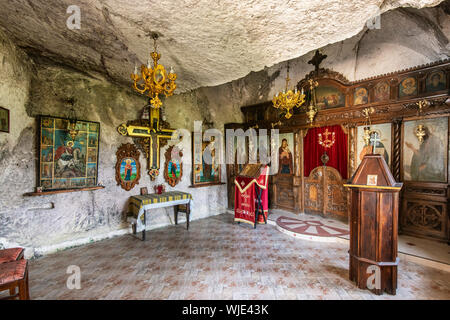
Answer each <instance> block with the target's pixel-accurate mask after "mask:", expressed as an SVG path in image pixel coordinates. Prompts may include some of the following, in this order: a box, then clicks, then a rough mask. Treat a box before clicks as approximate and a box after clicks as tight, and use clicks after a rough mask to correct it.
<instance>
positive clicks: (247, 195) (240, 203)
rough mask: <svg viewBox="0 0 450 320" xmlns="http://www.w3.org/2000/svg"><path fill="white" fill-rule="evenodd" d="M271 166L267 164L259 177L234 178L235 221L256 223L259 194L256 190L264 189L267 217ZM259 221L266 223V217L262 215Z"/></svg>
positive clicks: (263, 200)
mask: <svg viewBox="0 0 450 320" xmlns="http://www.w3.org/2000/svg"><path fill="white" fill-rule="evenodd" d="M268 173H269V167H268V166H266V167H265V168H264V169H263V170H262V171H261V174H260V175H259V177H257V178H252V177H243V176H237V177H236V179H235V180H234V184H235V193H234V221H241V222H246V223H250V224H252V225H254V224H255V211H256V208H257V204H256V200H257V199H258V198H257V194H256V192H257V191H256V190H255V186H256V189H257V190H258V192H259V191H260V190H262V194H261V200H262V205H263V211H264V216H265V217H266V221H267V215H268V212H269V192H268V191H269V190H268V187H267V186H268V181H269V175H268ZM258 223H264V217H263V216H262V215H260V216H259V218H258Z"/></svg>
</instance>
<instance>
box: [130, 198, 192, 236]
mask: <svg viewBox="0 0 450 320" xmlns="http://www.w3.org/2000/svg"><path fill="white" fill-rule="evenodd" d="M191 204H192V195H191V194H190V193H186V192H181V191H170V192H164V193H161V194H157V193H153V194H146V195H142V196H132V197H131V199H130V212H131V213H132V214H133V216H134V217H135V218H136V228H133V234H136V233H137V232H140V231H141V230H142V238H141V240H142V241H144V240H145V229H146V227H147V224H146V218H145V216H146V212H147V211H148V210H150V209H157V208H164V207H174V217H175V224H178V212H180V211H181V212H185V213H186V229H187V230H189V216H190V213H191ZM180 205H186V210H183V209H180V208H179V206H180Z"/></svg>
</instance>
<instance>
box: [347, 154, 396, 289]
mask: <svg viewBox="0 0 450 320" xmlns="http://www.w3.org/2000/svg"><path fill="white" fill-rule="evenodd" d="M345 186H346V187H349V188H350V251H349V254H350V268H349V269H350V270H349V271H350V280H352V281H354V282H356V284H357V285H358V287H359V288H361V289H364V288H367V289H369V290H371V291H373V292H374V293H376V294H381V293H383V292H384V291H386V292H388V293H390V294H394V295H395V293H396V289H397V265H398V257H397V233H398V232H397V228H398V210H399V193H400V189H401V187H402V183H396V182H395V180H394V178H393V177H392V174H391V172H390V171H389V168H388V165H387V164H386V162H385V160H384V158H383V157H382V156H381V155H378V154H370V155H366V156H365V157H364V159H363V160H362V162H361V164H360V166H359V167H358V169H357V170H356V172H355V174H354V175H353V177H352V178H351V179H350V181H349V183H348V184H345Z"/></svg>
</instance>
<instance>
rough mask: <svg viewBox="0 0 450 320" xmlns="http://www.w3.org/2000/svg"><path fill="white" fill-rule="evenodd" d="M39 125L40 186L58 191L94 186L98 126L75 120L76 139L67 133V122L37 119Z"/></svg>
mask: <svg viewBox="0 0 450 320" xmlns="http://www.w3.org/2000/svg"><path fill="white" fill-rule="evenodd" d="M39 124H40V125H39V136H40V139H39V141H40V145H39V162H40V163H39V167H40V173H39V185H40V187H42V189H43V190H58V189H73V188H84V187H89V186H95V185H97V172H98V156H97V155H98V139H99V134H100V124H99V123H98V122H90V121H82V120H77V124H76V130H77V134H76V136H75V137H72V136H71V135H70V134H69V130H68V124H69V120H68V119H65V118H56V117H50V116H40V117H39ZM90 124H92V126H91V125H90ZM90 146H93V147H92V148H90ZM91 153H92V154H95V157H92V156H90V154H91ZM88 178H89V179H88Z"/></svg>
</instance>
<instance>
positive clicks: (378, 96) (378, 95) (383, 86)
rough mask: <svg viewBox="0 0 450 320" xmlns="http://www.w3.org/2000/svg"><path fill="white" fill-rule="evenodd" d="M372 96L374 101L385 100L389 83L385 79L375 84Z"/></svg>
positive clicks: (387, 97)
mask: <svg viewBox="0 0 450 320" xmlns="http://www.w3.org/2000/svg"><path fill="white" fill-rule="evenodd" d="M373 98H374V100H375V102H381V101H386V100H388V99H389V84H388V83H387V81H381V82H378V83H377V84H376V85H375V88H374V95H373Z"/></svg>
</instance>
